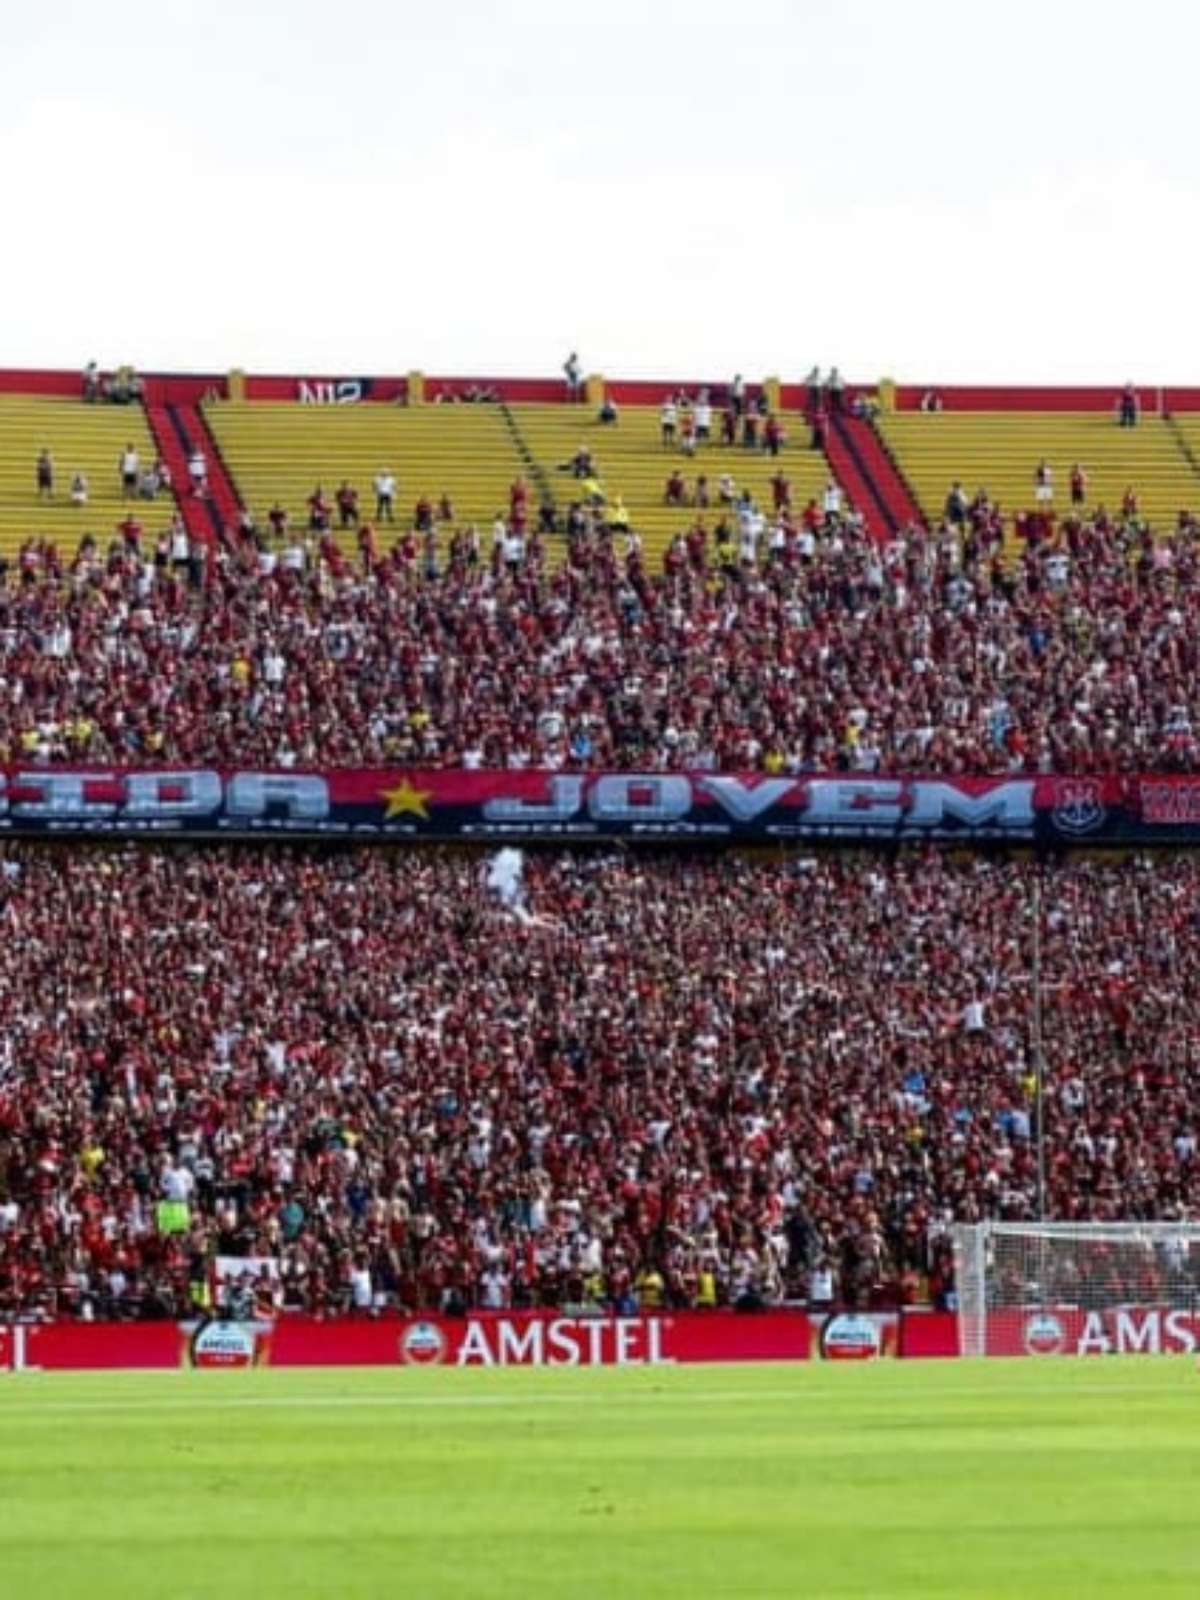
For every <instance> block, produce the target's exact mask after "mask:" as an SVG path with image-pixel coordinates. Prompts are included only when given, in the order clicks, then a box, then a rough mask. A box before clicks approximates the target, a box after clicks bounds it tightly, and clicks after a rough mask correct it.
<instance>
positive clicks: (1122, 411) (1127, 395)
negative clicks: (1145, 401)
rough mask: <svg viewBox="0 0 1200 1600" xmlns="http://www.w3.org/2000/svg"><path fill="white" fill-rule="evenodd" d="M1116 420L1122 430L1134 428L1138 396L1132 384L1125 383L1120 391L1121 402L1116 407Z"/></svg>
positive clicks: (1135, 425)
mask: <svg viewBox="0 0 1200 1600" xmlns="http://www.w3.org/2000/svg"><path fill="white" fill-rule="evenodd" d="M1117 420H1118V422H1119V424H1120V426H1121V427H1122V428H1136V427H1137V420H1138V396H1137V390H1136V389H1135V388H1134V386H1133V384H1132V383H1127V384H1126V385H1125V387H1124V388H1123V389H1122V390H1121V400H1120V404H1119V405H1118V407H1117Z"/></svg>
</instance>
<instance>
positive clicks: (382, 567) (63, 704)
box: [0, 508, 1200, 773]
mask: <svg viewBox="0 0 1200 1600" xmlns="http://www.w3.org/2000/svg"><path fill="white" fill-rule="evenodd" d="M776 540H777V541H778V543H776ZM997 540H998V530H997V527H996V525H995V518H994V516H993V515H992V514H991V513H989V512H988V511H987V510H986V508H981V509H980V510H979V511H978V512H972V513H971V515H970V519H969V521H968V523H967V524H966V525H965V527H964V530H963V533H962V536H961V537H960V536H959V535H958V534H956V533H946V532H930V533H927V532H925V531H923V530H920V529H914V530H910V531H909V532H908V533H906V534H905V535H904V536H903V537H902V538H900V539H898V540H894V541H892V542H890V543H889V544H888V545H887V546H886V547H884V548H883V549H881V548H880V547H879V546H878V545H877V544H876V543H875V542H874V541H873V540H872V539H870V537H869V536H868V535H867V534H866V533H865V532H864V531H862V530H861V529H860V528H858V526H857V525H856V524H855V523H854V522H851V521H847V520H845V519H842V518H836V517H834V518H822V519H819V520H818V521H817V523H816V525H815V526H813V527H809V526H807V525H806V524H805V523H804V521H803V520H801V521H800V522H799V523H793V524H784V523H782V522H781V523H777V524H776V525H775V527H774V529H773V530H771V531H770V532H769V534H768V539H767V543H766V547H765V548H763V547H762V546H760V547H758V548H757V549H756V550H755V553H754V555H753V558H752V559H751V558H748V557H747V556H746V555H745V554H744V553H743V550H742V547H741V545H740V543H739V541H738V540H737V539H734V538H733V537H732V536H731V538H730V540H729V541H728V542H727V543H726V544H725V545H724V546H719V545H717V544H716V543H715V542H714V541H713V540H712V539H709V538H707V537H706V536H704V535H703V534H702V533H701V532H699V531H698V530H695V529H693V530H692V532H691V534H690V536H688V537H684V536H679V537H678V538H677V539H676V540H675V541H673V542H672V545H671V546H670V547H669V548H668V551H667V552H666V555H665V556H664V558H663V567H664V570H663V571H661V572H652V571H651V570H650V569H649V567H648V566H647V564H646V563H645V562H644V561H643V559H642V557H641V556H640V555H638V554H637V553H636V552H632V553H624V552H623V551H622V549H621V547H620V541H619V540H617V541H614V539H613V538H612V535H611V533H609V532H608V531H606V530H605V529H603V528H602V527H597V526H595V525H594V524H593V523H592V522H591V521H590V520H589V519H588V518H587V517H585V518H584V521H583V525H582V526H581V528H580V530H579V531H578V532H577V533H576V534H575V535H574V536H573V538H572V541H571V546H570V551H569V554H568V556H567V560H566V562H565V564H564V565H562V566H558V558H557V557H555V558H551V557H550V556H549V555H548V554H547V550H546V547H545V543H544V541H541V540H539V539H538V538H536V537H532V538H530V539H529V540H528V542H527V543H523V545H522V549H521V553H520V555H519V557H515V558H514V559H512V560H509V559H508V557H507V555H506V549H507V546H506V545H505V544H503V543H502V544H499V545H495V546H489V545H487V544H484V545H483V546H482V547H481V548H479V549H476V548H475V547H474V546H473V545H472V544H471V542H470V541H469V539H468V538H467V536H466V535H465V534H464V533H462V532H461V531H460V532H448V533H446V534H445V535H444V536H443V538H442V541H441V543H440V545H438V547H437V550H436V552H435V557H434V564H432V565H431V564H430V557H429V556H428V554H427V553H426V552H425V551H423V549H422V543H421V541H420V540H419V539H417V538H415V537H413V536H412V535H402V536H401V537H400V538H399V539H397V540H396V541H395V542H394V543H393V545H392V547H391V548H390V549H389V550H388V551H386V552H381V553H375V554H370V555H367V556H366V557H349V556H346V555H343V554H342V553H341V552H340V551H339V550H338V548H337V547H336V544H335V543H334V542H333V538H332V535H323V536H319V537H318V536H316V535H309V536H305V535H303V534H300V533H297V534H295V535H294V536H289V537H287V538H285V539H284V540H282V541H278V542H274V543H273V542H272V541H270V540H269V539H267V538H266V537H265V536H264V535H263V534H262V532H261V531H254V532H250V531H247V532H245V533H244V534H236V533H235V534H230V535H228V536H224V537H223V538H222V540H221V542H220V543H219V545H218V546H217V547H216V549H215V550H214V551H213V552H212V555H211V559H207V560H206V559H204V558H205V555H206V550H205V548H204V547H199V548H195V547H189V548H188V550H187V551H186V552H184V553H183V556H182V558H176V557H175V555H174V554H173V553H172V551H171V550H170V549H169V548H165V547H163V545H162V536H160V539H159V540H156V541H153V547H152V548H151V547H150V546H149V545H147V546H146V547H144V548H143V549H142V550H141V551H140V552H135V551H131V550H130V549H128V548H126V547H125V546H124V544H123V543H122V542H121V541H117V543H116V545H115V547H114V548H111V549H107V550H106V549H105V548H103V546H100V547H95V548H92V547H86V548H84V549H82V550H81V551H80V552H79V553H78V554H76V553H74V552H71V551H69V550H67V551H62V552H60V551H58V550H56V549H55V548H53V547H43V546H40V545H36V544H35V545H31V546H30V547H29V548H27V549H26V550H24V551H23V552H22V555H21V558H20V563H19V570H18V571H16V572H14V573H13V574H11V575H10V577H9V580H8V582H7V583H6V584H5V585H4V586H3V587H0V622H2V623H3V627H0V665H2V666H3V670H4V672H5V675H6V678H7V679H8V681H9V682H10V683H11V684H13V685H16V686H17V688H16V690H15V691H14V692H12V693H10V694H9V695H8V696H7V697H6V698H5V699H3V700H2V701H0V751H3V752H6V753H7V754H8V756H9V757H10V758H12V757H17V756H29V755H34V756H38V757H40V758H42V759H46V760H54V759H58V760H69V759H75V758H77V757H78V756H79V755H80V754H81V753H86V754H89V755H91V756H93V757H95V758H97V759H110V760H119V759H124V758H131V759H132V758H138V759H144V758H145V757H147V756H153V757H155V758H157V759H162V760H171V761H185V762H188V761H194V760H201V759H202V760H209V761H226V760H239V761H259V762H265V763H272V764H273V763H278V762H282V763H284V764H288V765H290V764H294V763H296V762H303V761H314V762H322V763H327V764H334V765H338V764H345V765H351V766H358V765H371V764H377V763H384V764H387V763H411V764H415V765H432V766H457V765H467V766H490V767H500V768H503V767H526V766H534V767H548V768H551V769H558V768H565V767H575V768H595V767H601V768H602V767H612V766H617V767H620V766H626V767H628V766H630V765H633V766H642V767H650V768H652V769H667V768H675V769H679V768H688V767H694V768H714V767H715V768H722V769H724V770H728V771H754V770H762V771H767V772H776V773H777V772H798V771H812V770H822V769H824V770H837V769H842V770H845V769H851V770H856V771H874V770H888V769H893V770H902V771H913V770H925V771H933V772H938V771H944V772H951V773H955V772H980V773H997V772H1000V773H1002V772H1006V771H1019V770H1034V771H1061V772H1097V771H1113V770H1128V769H1130V768H1134V767H1145V768H1158V769H1166V770H1174V771H1189V770H1192V769H1193V768H1194V767H1195V765H1196V764H1197V762H1198V761H1200V743H1198V738H1197V731H1198V728H1200V720H1198V719H1200V653H1198V652H1197V648H1196V642H1195V641H1196V639H1197V637H1200V529H1198V527H1197V525H1196V524H1195V523H1188V524H1186V525H1185V526H1183V527H1180V528H1178V529H1175V530H1173V531H1172V532H1171V533H1169V534H1166V535H1164V536H1163V537H1162V538H1160V539H1159V540H1157V541H1155V540H1154V539H1153V538H1152V537H1151V535H1149V534H1148V533H1147V532H1145V531H1144V530H1142V529H1140V528H1139V527H1138V526H1137V525H1134V524H1123V523H1119V522H1117V523H1109V522H1103V523H1102V522H1094V523H1091V522H1089V523H1079V524H1073V525H1072V526H1071V527H1070V528H1069V529H1067V530H1065V531H1064V533H1063V535H1062V537H1061V538H1057V539H1055V540H1052V541H1042V542H1033V541H1031V542H1030V546H1029V548H1027V549H1026V551H1025V552H1024V554H1023V555H1022V557H1021V559H1020V560H1019V561H1018V562H1017V563H1016V565H1015V566H1013V567H1008V568H1006V567H1005V566H1004V564H1003V563H1002V562H1000V561H999V559H998V557H997V554H996V552H997V550H998V544H997ZM101 613H102V614H103V616H104V624H103V626H100V625H99V623H98V617H99V615H100V614H101Z"/></svg>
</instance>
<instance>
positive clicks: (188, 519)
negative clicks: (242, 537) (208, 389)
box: [146, 405, 241, 544]
mask: <svg viewBox="0 0 1200 1600" xmlns="http://www.w3.org/2000/svg"><path fill="white" fill-rule="evenodd" d="M146 416H147V418H148V420H149V423H150V429H151V432H152V433H153V434H154V441H155V443H156V444H157V446H158V449H159V454H160V455H161V456H162V458H163V460H164V461H165V462H166V463H167V466H168V467H169V468H170V469H171V478H172V481H173V482H174V485H175V497H176V499H177V500H178V502H179V508H180V511H181V512H182V514H183V520H184V524H185V526H186V527H187V530H188V532H189V533H190V534H193V535H194V536H196V537H197V538H201V539H205V540H207V541H208V542H209V543H210V544H211V543H212V542H213V540H215V539H217V538H219V537H220V534H221V530H222V529H223V528H233V527H236V526H237V522H238V517H239V515H240V513H241V502H240V500H239V499H238V495H237V490H236V489H235V488H234V485H233V480H232V478H230V476H229V473H228V472H227V471H226V468H225V463H224V461H223V460H222V459H221V452H220V450H219V449H218V447H217V442H216V440H215V439H214V438H213V436H212V434H211V432H210V431H209V427H208V424H207V423H206V422H205V420H204V418H203V416H202V415H201V413H200V409H199V407H198V406H194V405H147V407H146ZM197 445H198V446H199V447H200V449H201V450H202V451H203V452H204V458H205V461H206V462H207V464H208V494H207V495H206V496H199V495H194V494H193V493H192V489H191V480H190V479H189V477H188V457H189V456H190V455H191V454H192V451H193V450H194V449H195V448H196V447H197Z"/></svg>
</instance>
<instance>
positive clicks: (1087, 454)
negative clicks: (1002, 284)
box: [878, 410, 1200, 528]
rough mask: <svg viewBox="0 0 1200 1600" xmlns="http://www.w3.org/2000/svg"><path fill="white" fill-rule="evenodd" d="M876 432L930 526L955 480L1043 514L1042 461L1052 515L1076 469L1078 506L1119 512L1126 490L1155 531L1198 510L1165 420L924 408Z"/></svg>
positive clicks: (1064, 502)
mask: <svg viewBox="0 0 1200 1600" xmlns="http://www.w3.org/2000/svg"><path fill="white" fill-rule="evenodd" d="M878 426H879V428H880V430H881V433H882V435H883V438H884V439H885V440H886V442H887V444H888V446H889V448H890V449H891V451H892V452H893V454H894V456H895V458H896V461H897V464H898V465H899V467H900V469H901V471H902V472H903V474H904V476H905V478H906V479H907V481H908V483H909V484H911V486H912V488H913V490H914V491H915V493H916V495H917V498H918V500H919V501H920V504H921V508H922V510H923V511H924V513H925V515H926V517H927V518H929V519H930V521H931V522H932V523H934V524H936V523H938V522H939V521H940V520H941V518H942V515H943V510H944V507H945V504H946V497H947V495H948V494H949V493H950V489H951V486H952V485H953V484H954V483H955V482H959V483H961V484H962V487H963V489H964V490H965V492H966V493H967V494H968V495H974V494H975V493H976V491H977V490H978V489H980V488H981V487H982V488H985V489H986V490H987V492H988V494H989V496H990V497H991V499H992V500H993V501H996V502H998V504H999V505H1000V506H1001V508H1002V509H1003V511H1004V512H1005V513H1006V515H1007V516H1009V517H1010V518H1011V517H1012V515H1013V514H1014V513H1016V512H1018V511H1033V510H1036V509H1039V506H1040V504H1041V503H1040V502H1039V501H1038V500H1037V498H1036V486H1035V482H1034V476H1035V473H1036V471H1037V468H1038V465H1039V463H1040V462H1042V461H1043V460H1044V461H1045V462H1046V463H1047V465H1048V466H1049V467H1050V469H1051V471H1052V474H1053V483H1052V488H1053V499H1052V500H1051V501H1049V502H1047V504H1048V506H1049V509H1052V510H1054V511H1055V512H1056V513H1058V514H1059V515H1060V516H1061V515H1062V514H1063V512H1064V511H1068V510H1070V508H1071V472H1072V469H1073V468H1074V467H1075V466H1076V465H1077V464H1078V465H1079V466H1080V467H1081V468H1082V469H1083V471H1084V473H1085V474H1086V476H1087V486H1086V495H1085V499H1084V502H1083V506H1082V509H1083V510H1084V511H1086V512H1090V513H1095V512H1097V511H1098V510H1099V509H1100V508H1101V507H1103V508H1104V509H1105V510H1106V511H1107V512H1108V514H1109V515H1110V516H1117V515H1119V514H1120V511H1121V507H1122V503H1123V502H1124V499H1125V496H1126V494H1127V492H1128V491H1129V490H1131V489H1132V490H1133V492H1134V493H1135V495H1136V496H1137V502H1138V511H1139V513H1140V515H1141V516H1142V517H1144V518H1146V519H1148V520H1149V521H1150V522H1151V523H1152V524H1154V525H1155V526H1156V527H1159V528H1169V527H1173V526H1174V524H1175V521H1176V518H1177V517H1178V515H1179V512H1180V511H1184V510H1186V511H1190V510H1193V509H1194V508H1195V507H1196V506H1197V504H1200V477H1198V476H1197V474H1196V472H1195V471H1194V470H1193V468H1192V466H1191V464H1190V463H1189V461H1188V460H1187V457H1186V456H1185V455H1184V453H1183V451H1182V450H1181V449H1180V447H1179V444H1178V441H1177V439H1176V437H1175V434H1174V432H1173V431H1172V429H1171V428H1170V427H1169V426H1168V425H1167V424H1166V423H1164V421H1163V420H1162V418H1161V417H1157V416H1153V415H1148V416H1143V417H1142V419H1141V421H1140V422H1139V424H1138V425H1137V426H1136V427H1132V428H1121V427H1118V425H1117V422H1116V418H1115V416H1112V415H1108V414H1106V413H1102V412H1101V413H1095V412H1090V413H1089V412H1075V413H1072V412H1062V411H1053V412H1051V411H1046V412H1040V413H1039V412H1032V411H1007V412H988V411H950V410H946V411H942V412H940V413H934V414H928V413H924V412H921V411H895V412H890V413H888V412H885V413H882V414H881V415H880V417H879V419H878Z"/></svg>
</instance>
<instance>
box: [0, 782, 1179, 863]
mask: <svg viewBox="0 0 1200 1600" xmlns="http://www.w3.org/2000/svg"><path fill="white" fill-rule="evenodd" d="M5 834H7V835H9V836H10V837H13V836H25V835H38V834H42V835H45V834H56V835H63V834H78V835H89V834H94V835H114V834H115V835H118V836H123V837H137V836H147V835H148V836H164V835H194V836H208V837H213V836H219V837H226V838H239V837H240V838H248V837H261V836H264V835H266V836H275V837H281V838H283V837H293V838H295V837H307V838H321V837H332V838H347V839H362V840H381V839H393V840H405V839H414V840H416V839H424V840H474V841H479V842H483V843H488V842H492V841H505V842H509V843H517V844H520V843H532V842H536V841H538V840H553V839H615V838H620V839H629V840H635V839H642V840H647V841H662V840H672V839H678V840H687V839H692V840H697V841H699V840H708V841H712V842H715V843H724V842H729V843H766V844H770V843H779V844H786V843H789V842H796V841H804V840H813V841H816V840H830V841H844V842H847V843H869V842H887V841H921V840H932V841H942V842H955V841H958V842H964V843H966V842H971V841H1011V842H1013V843H1031V844H1032V843H1036V844H1043V845H1053V844H1075V843H1087V844H1095V845H1104V844H1112V845H1152V844H1172V845H1175V844H1200V777H1188V776H1174V775H1165V776H1153V775H1118V776H1107V777H1052V776H1026V775H1022V776H1009V777H1003V778H974V777H937V776H922V777H907V776H902V777H888V776H881V775H879V774H859V773H805V774H801V775H796V776H764V775H763V774H761V773H714V772H668V773H663V772H532V771H516V772H495V771H492V772H479V771H466V770H463V769H460V768H455V769H446V770H438V771H433V770H420V769H415V768H393V769H349V770H348V769H329V770H325V771H318V770H306V771H295V770H259V769H232V768H216V767H193V768H186V769H184V768H165V767H147V768H118V767H103V766H87V767H83V766H80V767H77V768H76V767H66V766H61V767H59V766H55V767H38V766H15V765H10V766H7V767H0V837H3V836H4V835H5Z"/></svg>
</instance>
